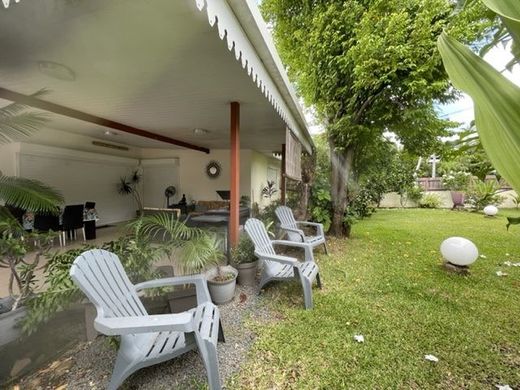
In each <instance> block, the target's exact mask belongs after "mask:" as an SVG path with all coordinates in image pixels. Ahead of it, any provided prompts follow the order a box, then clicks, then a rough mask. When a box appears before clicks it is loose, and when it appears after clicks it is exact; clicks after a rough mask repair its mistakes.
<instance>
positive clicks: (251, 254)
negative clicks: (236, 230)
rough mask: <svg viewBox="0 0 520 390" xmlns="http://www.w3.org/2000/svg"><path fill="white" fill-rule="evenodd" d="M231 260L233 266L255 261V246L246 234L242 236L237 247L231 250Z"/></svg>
mask: <svg viewBox="0 0 520 390" xmlns="http://www.w3.org/2000/svg"><path fill="white" fill-rule="evenodd" d="M231 260H232V262H233V264H245V263H252V262H254V261H256V256H255V244H253V241H251V240H250V238H249V237H248V236H247V234H242V235H241V236H240V240H239V241H238V245H237V246H236V247H235V248H233V249H231Z"/></svg>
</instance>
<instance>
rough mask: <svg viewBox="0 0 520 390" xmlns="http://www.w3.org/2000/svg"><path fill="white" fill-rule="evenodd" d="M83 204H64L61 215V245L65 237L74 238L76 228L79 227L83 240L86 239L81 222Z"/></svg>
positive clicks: (64, 241) (64, 242)
mask: <svg viewBox="0 0 520 390" xmlns="http://www.w3.org/2000/svg"><path fill="white" fill-rule="evenodd" d="M83 209H84V207H83V205H82V204H78V205H70V206H65V209H64V210H63V216H62V224H61V230H62V237H63V239H62V240H63V245H65V244H66V237H67V236H69V238H70V239H73V238H74V239H75V238H76V230H77V229H81V231H82V232H83V241H86V237H85V225H84V224H83Z"/></svg>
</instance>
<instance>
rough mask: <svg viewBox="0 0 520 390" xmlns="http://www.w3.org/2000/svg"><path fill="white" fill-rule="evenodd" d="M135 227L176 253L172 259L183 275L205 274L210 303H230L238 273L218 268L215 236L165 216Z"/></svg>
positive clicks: (221, 254) (142, 221) (219, 257)
mask: <svg viewBox="0 0 520 390" xmlns="http://www.w3.org/2000/svg"><path fill="white" fill-rule="evenodd" d="M135 225H138V226H139V227H140V229H141V230H142V231H143V232H145V233H147V234H149V235H150V236H152V237H154V238H155V239H160V240H161V241H162V242H168V243H169V245H170V247H171V248H175V249H176V255H175V259H176V261H177V266H178V268H179V271H180V272H181V273H182V274H183V275H193V274H198V273H202V272H205V277H206V279H207V281H208V289H209V292H210V294H211V298H212V299H213V302H215V303H217V304H220V303H226V302H229V301H230V300H232V299H233V297H234V295H235V287H236V277H237V274H238V271H237V270H236V269H235V268H233V267H231V266H228V265H226V266H223V265H220V264H221V262H223V260H224V259H225V256H224V252H223V251H222V249H221V247H222V245H221V241H220V240H219V239H218V238H217V235H216V234H215V233H213V232H208V231H204V230H201V229H197V228H191V227H188V226H186V225H185V224H184V223H182V222H179V221H178V220H176V219H174V218H173V216H171V215H167V214H156V215H151V216H147V217H144V218H141V219H139V220H137V221H136V222H135Z"/></svg>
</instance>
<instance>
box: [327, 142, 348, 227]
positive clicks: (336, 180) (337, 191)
mask: <svg viewBox="0 0 520 390" xmlns="http://www.w3.org/2000/svg"><path fill="white" fill-rule="evenodd" d="M329 148H330V162H331V166H332V173H331V198H332V224H331V228H330V233H331V234H332V235H334V236H338V237H341V236H347V237H348V236H349V235H350V228H347V227H346V226H345V224H344V222H343V220H344V215H345V210H346V208H347V184H348V181H349V178H350V174H351V172H352V163H353V161H354V149H353V148H346V149H344V150H336V147H335V144H334V140H333V139H332V137H329Z"/></svg>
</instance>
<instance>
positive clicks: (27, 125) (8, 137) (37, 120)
mask: <svg viewBox="0 0 520 390" xmlns="http://www.w3.org/2000/svg"><path fill="white" fill-rule="evenodd" d="M1 110H2V109H0V144H7V143H10V142H16V141H18V140H20V138H24V137H29V136H31V135H32V134H34V133H35V132H37V131H38V130H39V129H40V128H41V126H43V125H45V124H46V123H47V122H48V120H49V119H48V115H47V114H46V113H38V112H29V111H27V112H21V113H19V114H16V115H4V114H3V113H2V112H1Z"/></svg>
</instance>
